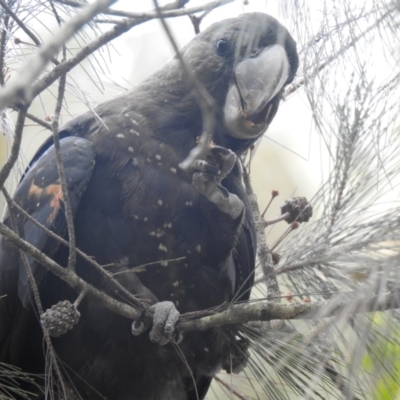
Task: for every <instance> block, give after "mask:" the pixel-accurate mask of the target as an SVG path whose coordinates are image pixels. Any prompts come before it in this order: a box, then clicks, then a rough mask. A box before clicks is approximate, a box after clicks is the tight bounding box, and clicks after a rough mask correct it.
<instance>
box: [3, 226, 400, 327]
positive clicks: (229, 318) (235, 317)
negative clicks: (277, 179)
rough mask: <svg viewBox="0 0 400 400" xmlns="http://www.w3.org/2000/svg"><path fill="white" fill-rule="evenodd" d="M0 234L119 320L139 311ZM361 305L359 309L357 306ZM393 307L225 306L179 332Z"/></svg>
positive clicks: (381, 301) (392, 301) (375, 302)
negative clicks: (115, 314) (223, 308)
mask: <svg viewBox="0 0 400 400" xmlns="http://www.w3.org/2000/svg"><path fill="white" fill-rule="evenodd" d="M0 234H1V235H3V236H4V237H5V238H7V240H8V241H10V243H12V244H13V245H15V246H16V247H18V248H19V249H20V250H22V251H23V252H25V253H27V254H29V255H30V256H32V257H33V258H34V259H35V260H36V261H37V262H39V263H40V264H42V265H43V266H44V267H45V268H47V269H49V270H50V271H51V272H52V273H54V274H55V275H57V276H58V277H59V278H61V279H62V280H64V281H65V282H67V283H68V284H69V285H70V286H71V287H72V288H74V289H75V290H76V291H77V292H78V293H81V292H86V293H87V295H88V296H90V297H91V298H93V299H95V300H96V301H97V302H98V303H99V304H101V305H102V306H104V307H107V308H108V309H110V310H111V311H113V312H115V313H117V314H119V315H121V316H123V317H126V318H130V319H132V320H133V319H135V318H136V317H137V316H138V314H139V310H138V309H137V308H134V307H132V306H130V305H128V304H125V303H122V302H120V301H118V300H115V299H114V298H112V297H111V296H109V295H107V294H106V293H104V292H102V291H100V290H98V289H96V288H95V287H93V286H92V285H90V284H89V283H88V282H86V281H85V280H83V279H82V278H80V277H79V276H78V275H76V273H75V272H74V271H73V270H71V269H67V268H63V267H61V266H60V265H59V264H57V263H56V262H55V261H53V260H52V259H51V258H50V257H48V256H46V255H45V254H43V253H42V252H41V251H40V250H38V249H37V248H36V247H34V246H32V245H31V244H30V243H28V242H26V241H25V240H23V239H21V238H20V237H19V235H18V234H16V233H15V232H14V231H13V230H12V229H10V228H8V227H7V226H6V225H4V224H3V223H0ZM361 304H362V307H361V306H360V305H361ZM395 308H399V302H398V293H397V292H390V293H388V294H386V295H380V296H378V297H372V298H369V299H367V301H366V300H365V299H364V298H361V299H360V300H359V301H358V302H353V303H352V307H351V308H349V306H348V303H347V302H346V301H337V302H336V303H335V304H333V305H332V304H330V303H327V302H315V303H292V304H280V303H275V302H268V301H258V302H253V303H243V304H233V305H229V306H227V309H226V310H224V311H221V312H218V313H217V314H215V315H208V316H203V315H207V314H210V313H212V311H204V312H196V313H187V314H184V315H181V317H180V321H181V322H180V323H179V329H180V330H181V331H182V332H187V331H203V330H207V329H210V328H215V327H219V326H225V325H232V324H243V323H246V322H249V321H271V320H287V319H312V318H315V317H318V318H326V317H332V316H335V315H338V314H341V313H345V312H346V311H347V312H348V313H351V314H355V313H366V312H372V311H384V310H389V309H395ZM214 313H215V311H214ZM199 317H200V318H199ZM193 318H196V319H193ZM151 322H152V318H151V316H150V315H149V314H146V316H145V319H144V323H145V324H146V325H147V326H150V325H151Z"/></svg>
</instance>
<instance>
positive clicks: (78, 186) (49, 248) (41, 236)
mask: <svg viewBox="0 0 400 400" xmlns="http://www.w3.org/2000/svg"><path fill="white" fill-rule="evenodd" d="M60 144H61V156H62V160H63V163H64V168H65V173H66V180H67V187H68V192H69V197H70V202H71V207H72V212H73V215H74V216H75V214H76V211H77V209H78V206H79V203H80V200H81V197H82V195H83V193H84V191H85V188H86V186H87V184H88V182H89V180H90V178H91V176H92V171H93V167H94V153H93V150H92V147H91V144H90V142H88V141H87V140H85V139H81V138H76V137H68V138H65V139H62V140H61V141H60ZM36 158H38V157H36ZM14 201H15V202H16V203H17V204H18V205H19V206H20V207H21V208H23V209H24V210H25V211H26V212H27V213H28V214H29V215H30V216H31V217H32V218H33V219H35V220H36V221H37V222H39V223H40V224H41V225H43V226H45V227H46V228H48V229H49V230H51V231H52V232H54V233H55V234H57V235H59V236H65V233H66V230H67V222H66V219H65V215H64V202H63V192H62V188H61V184H60V180H59V176H58V170H57V161H56V154H55V149H54V146H51V147H50V148H48V149H47V150H46V151H45V152H44V153H43V154H42V155H41V157H40V158H39V159H38V160H37V161H36V162H35V163H34V164H33V165H32V166H31V167H30V169H29V170H28V171H27V173H26V174H25V176H24V177H23V179H22V181H21V183H20V184H19V186H18V188H17V191H16V193H15V195H14ZM11 217H12V218H11ZM4 223H5V224H6V225H7V226H9V227H10V228H12V229H13V230H14V229H17V230H18V234H19V235H20V236H21V238H23V239H24V240H26V241H27V242H29V243H30V244H32V245H33V246H35V247H36V248H38V249H39V250H41V251H43V252H44V253H45V254H46V255H48V256H52V255H53V254H54V253H55V252H56V250H57V249H58V247H59V245H60V243H59V241H58V240H56V239H54V238H52V237H50V236H49V235H48V234H47V233H46V232H45V231H44V230H43V229H42V228H41V227H39V226H37V225H36V224H35V223H34V222H32V221H31V220H30V219H29V218H27V217H26V216H24V215H23V214H22V213H20V212H18V211H16V212H15V213H13V215H10V210H8V211H7V213H6V216H5V220H4ZM28 262H29V266H30V268H31V270H32V272H33V275H34V276H35V279H36V282H37V284H39V283H40V281H41V279H42V278H43V275H44V273H45V271H46V270H45V269H44V268H41V267H40V266H39V265H38V263H37V262H36V261H35V260H34V259H33V258H31V257H30V256H28ZM30 292H31V290H30V285H29V282H28V275H27V272H26V267H25V265H24V263H23V260H22V258H21V256H20V252H19V250H18V249H17V248H16V247H14V246H13V245H11V244H10V243H9V242H7V240H6V239H5V238H4V237H2V236H0V297H1V296H4V297H3V298H0V343H2V341H3V339H4V338H5V336H6V335H7V332H8V331H9V326H11V325H13V324H12V320H13V318H14V317H15V318H17V316H15V314H16V309H17V308H18V309H21V308H20V305H21V304H22V306H23V307H27V305H28V304H29V300H30ZM16 293H18V297H17V296H16ZM18 298H19V301H18ZM2 344H3V343H2Z"/></svg>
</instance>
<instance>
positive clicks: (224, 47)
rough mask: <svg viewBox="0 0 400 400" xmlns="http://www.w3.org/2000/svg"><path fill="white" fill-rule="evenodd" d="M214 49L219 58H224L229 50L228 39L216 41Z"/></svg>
mask: <svg viewBox="0 0 400 400" xmlns="http://www.w3.org/2000/svg"><path fill="white" fill-rule="evenodd" d="M215 47H216V49H217V52H218V54H219V55H220V56H225V55H226V54H227V53H228V51H229V48H230V45H229V41H228V39H224V38H223V39H218V40H217V41H216V42H215Z"/></svg>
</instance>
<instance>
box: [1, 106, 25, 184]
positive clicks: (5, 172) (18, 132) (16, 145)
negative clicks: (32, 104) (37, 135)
mask: <svg viewBox="0 0 400 400" xmlns="http://www.w3.org/2000/svg"><path fill="white" fill-rule="evenodd" d="M26 112H27V107H26V106H22V107H21V109H20V110H19V112H18V116H17V122H16V124H15V131H14V141H13V144H12V147H11V154H10V156H9V157H8V159H7V162H6V163H5V164H4V166H3V168H2V169H1V171H0V189H1V188H3V185H4V182H5V181H6V179H7V178H8V176H9V175H10V172H11V170H12V168H13V166H14V164H15V163H16V162H17V160H18V156H19V151H20V149H21V141H22V132H23V130H24V123H25V117H26Z"/></svg>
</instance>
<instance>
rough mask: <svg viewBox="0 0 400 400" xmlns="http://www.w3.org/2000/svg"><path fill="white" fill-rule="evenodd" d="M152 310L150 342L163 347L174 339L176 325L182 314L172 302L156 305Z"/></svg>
mask: <svg viewBox="0 0 400 400" xmlns="http://www.w3.org/2000/svg"><path fill="white" fill-rule="evenodd" d="M150 309H151V310H152V311H154V317H153V328H152V329H151V331H150V340H151V341H152V342H158V343H159V344H160V345H161V346H162V345H164V344H166V343H168V342H169V341H171V340H172V339H173V335H174V332H175V325H176V323H177V322H178V319H179V315H180V314H179V311H178V310H177V309H176V308H175V304H174V303H172V302H171V301H163V302H160V303H156V304H154V305H153V306H151V307H150Z"/></svg>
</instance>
